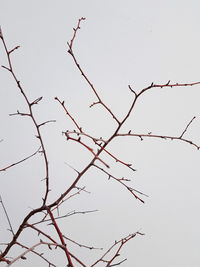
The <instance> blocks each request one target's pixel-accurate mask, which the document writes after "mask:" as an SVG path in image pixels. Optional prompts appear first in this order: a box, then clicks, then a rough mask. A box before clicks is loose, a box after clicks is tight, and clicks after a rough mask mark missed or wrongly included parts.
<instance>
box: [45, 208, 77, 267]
mask: <svg viewBox="0 0 200 267" xmlns="http://www.w3.org/2000/svg"><path fill="white" fill-rule="evenodd" d="M47 211H48V213H49V216H50V218H51V220H52V223H53V225H54V227H55V229H56V232H57V234H58V236H59V238H60V241H61V243H62V245H63V247H64V251H65V254H66V256H67V260H68V266H69V267H74V264H73V263H72V260H71V256H70V253H69V251H68V249H67V246H66V244H65V240H64V238H63V234H62V233H61V231H60V228H59V227H58V224H57V222H56V220H55V219H54V216H53V213H52V212H51V209H50V208H49V207H47Z"/></svg>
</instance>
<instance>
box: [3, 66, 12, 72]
mask: <svg viewBox="0 0 200 267" xmlns="http://www.w3.org/2000/svg"><path fill="white" fill-rule="evenodd" d="M1 67H2V68H4V69H6V70H8V71H11V69H10V68H8V67H6V66H4V65H1Z"/></svg>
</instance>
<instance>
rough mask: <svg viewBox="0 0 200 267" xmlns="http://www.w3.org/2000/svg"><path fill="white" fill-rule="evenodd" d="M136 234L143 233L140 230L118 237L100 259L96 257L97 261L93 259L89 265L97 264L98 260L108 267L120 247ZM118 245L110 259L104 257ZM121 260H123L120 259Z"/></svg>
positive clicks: (116, 255) (117, 254)
mask: <svg viewBox="0 0 200 267" xmlns="http://www.w3.org/2000/svg"><path fill="white" fill-rule="evenodd" d="M136 235H144V234H143V233H140V232H136V233H134V234H130V235H128V236H126V237H124V238H122V239H120V240H118V241H115V243H114V244H113V245H112V246H111V247H110V248H109V249H108V250H107V251H106V252H105V253H104V254H103V255H102V256H101V258H100V259H98V260H97V261H95V262H94V263H93V264H92V265H91V266H90V267H93V266H95V265H97V264H98V263H100V262H104V263H106V265H105V266H107V267H109V266H110V264H111V263H112V262H113V261H114V260H115V259H116V257H118V256H119V252H120V250H121V249H122V247H123V246H124V245H125V244H126V243H127V242H128V241H129V240H131V239H133V238H134V237H136ZM118 245H119V247H118V249H117V251H116V252H115V254H114V256H113V257H111V259H110V260H106V259H105V257H106V256H107V255H108V254H109V253H110V252H111V251H112V250H113V249H114V248H115V247H116V246H118ZM122 262H123V261H122ZM113 266H114V265H113Z"/></svg>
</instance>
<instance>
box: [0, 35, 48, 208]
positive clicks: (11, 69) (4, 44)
mask: <svg viewBox="0 0 200 267" xmlns="http://www.w3.org/2000/svg"><path fill="white" fill-rule="evenodd" d="M0 38H1V40H2V43H3V47H4V50H5V53H6V55H7V60H8V67H5V66H3V67H4V68H5V69H7V70H8V71H9V72H10V73H11V75H12V77H13V79H14V81H15V83H16V85H17V87H18V89H19V90H20V92H21V94H22V96H23V98H24V100H25V102H26V104H27V106H28V110H29V113H20V112H18V113H17V114H19V115H26V116H30V118H31V120H32V122H33V124H34V126H35V129H36V132H37V135H36V136H37V138H38V139H39V142H40V144H41V148H42V152H43V157H44V164H45V172H46V176H45V181H46V188H45V194H44V198H43V204H44V205H45V203H46V201H47V197H48V193H49V191H50V189H49V165H48V159H47V153H46V150H45V147H44V142H43V138H42V136H41V132H40V125H39V124H38V123H37V122H36V119H35V115H34V113H33V110H32V107H33V105H34V104H37V103H38V102H39V101H40V100H41V99H42V98H41V97H39V98H38V99H36V100H34V101H33V102H32V101H30V100H29V99H28V97H27V95H26V93H25V91H24V89H23V87H22V85H21V83H20V81H19V80H18V78H17V76H16V74H15V71H14V69H13V66H12V61H11V57H10V56H11V54H12V52H13V51H14V50H16V48H14V49H12V50H10V51H9V50H8V48H7V45H6V42H5V40H4V37H3V33H2V31H1V30H0Z"/></svg>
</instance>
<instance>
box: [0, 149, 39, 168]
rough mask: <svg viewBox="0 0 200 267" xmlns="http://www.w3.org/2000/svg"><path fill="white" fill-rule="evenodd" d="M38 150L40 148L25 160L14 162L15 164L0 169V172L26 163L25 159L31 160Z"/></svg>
mask: <svg viewBox="0 0 200 267" xmlns="http://www.w3.org/2000/svg"><path fill="white" fill-rule="evenodd" d="M40 148H41V147H39V148H38V149H37V150H36V151H35V152H34V153H33V154H31V155H30V156H27V157H26V158H24V159H21V160H19V161H17V162H15V163H12V164H10V165H8V166H7V167H4V168H2V169H0V171H6V170H7V169H9V168H12V167H13V166H15V165H18V164H20V163H22V162H24V161H26V160H27V159H30V158H32V157H33V156H35V155H36V154H37V153H38V152H39V151H40Z"/></svg>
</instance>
